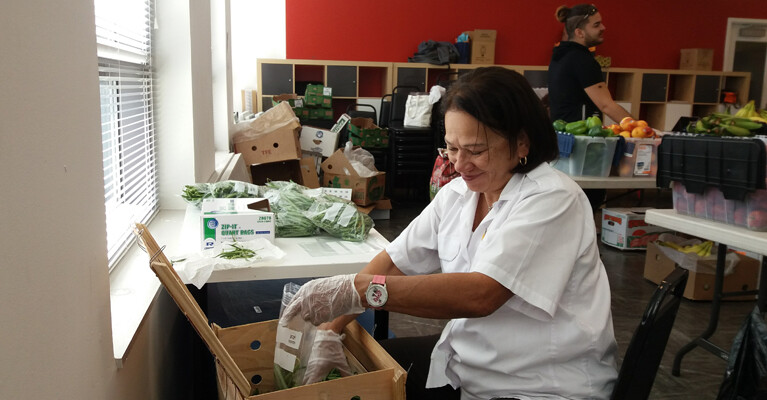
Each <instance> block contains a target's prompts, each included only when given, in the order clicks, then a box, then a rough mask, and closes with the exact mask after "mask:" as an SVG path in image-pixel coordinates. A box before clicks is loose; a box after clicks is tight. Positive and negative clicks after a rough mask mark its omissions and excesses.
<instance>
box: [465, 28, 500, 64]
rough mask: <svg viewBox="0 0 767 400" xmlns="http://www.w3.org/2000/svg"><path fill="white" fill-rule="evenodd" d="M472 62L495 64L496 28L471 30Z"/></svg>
mask: <svg viewBox="0 0 767 400" xmlns="http://www.w3.org/2000/svg"><path fill="white" fill-rule="evenodd" d="M470 36H471V63H472V64H495V37H496V31H495V30H494V29H475V30H474V32H471V34H470Z"/></svg>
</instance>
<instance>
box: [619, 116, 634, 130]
mask: <svg viewBox="0 0 767 400" xmlns="http://www.w3.org/2000/svg"><path fill="white" fill-rule="evenodd" d="M620 126H621V128H622V129H623V130H624V131H629V132H631V131H632V130H633V129H634V128H636V121H634V119H633V118H631V117H625V118H623V119H622V120H621V123H620Z"/></svg>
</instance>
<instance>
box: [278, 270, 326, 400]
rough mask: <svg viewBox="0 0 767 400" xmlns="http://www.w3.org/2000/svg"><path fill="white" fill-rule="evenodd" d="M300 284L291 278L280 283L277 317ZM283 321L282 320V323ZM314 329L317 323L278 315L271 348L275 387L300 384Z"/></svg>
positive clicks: (312, 340)
mask: <svg viewBox="0 0 767 400" xmlns="http://www.w3.org/2000/svg"><path fill="white" fill-rule="evenodd" d="M300 288H301V286H300V285H298V284H295V283H293V282H290V283H288V284H286V285H285V286H284V287H283V290H282V304H281V306H280V318H282V314H283V312H284V311H285V307H287V305H288V304H289V303H290V301H291V300H292V299H293V296H294V295H295V294H296V292H298V289H300ZM283 322H285V324H284V325H283ZM316 333H317V327H316V326H314V325H312V324H311V323H310V322H308V321H304V319H303V318H301V316H299V315H296V316H295V317H293V318H291V319H290V320H289V321H282V320H281V319H280V324H278V325H277V344H276V347H275V349H274V384H275V387H276V388H277V389H288V388H292V387H296V386H300V385H301V383H302V382H303V378H304V372H306V364H307V362H308V360H309V355H310V354H311V352H312V345H313V344H314V336H315V334H316Z"/></svg>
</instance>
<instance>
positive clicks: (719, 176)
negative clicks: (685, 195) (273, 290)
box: [657, 135, 767, 200]
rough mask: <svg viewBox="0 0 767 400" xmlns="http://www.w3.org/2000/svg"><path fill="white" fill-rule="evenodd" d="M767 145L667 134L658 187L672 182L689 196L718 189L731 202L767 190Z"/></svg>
mask: <svg viewBox="0 0 767 400" xmlns="http://www.w3.org/2000/svg"><path fill="white" fill-rule="evenodd" d="M765 153H767V151H765V142H764V141H762V140H761V139H757V138H736V137H713V136H703V135H665V136H663V140H662V141H661V144H660V146H659V147H658V176H657V184H658V187H669V185H670V184H671V181H677V182H681V183H683V184H684V187H685V189H686V190H687V192H689V193H696V194H703V191H704V190H705V189H706V187H710V186H713V187H717V188H719V190H721V191H722V193H723V194H724V197H725V198H726V199H728V200H743V199H744V198H745V196H746V194H747V193H750V192H753V191H755V190H759V189H766V188H765V158H767V155H766V154H765Z"/></svg>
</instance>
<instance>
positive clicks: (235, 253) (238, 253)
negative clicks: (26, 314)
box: [216, 243, 256, 260]
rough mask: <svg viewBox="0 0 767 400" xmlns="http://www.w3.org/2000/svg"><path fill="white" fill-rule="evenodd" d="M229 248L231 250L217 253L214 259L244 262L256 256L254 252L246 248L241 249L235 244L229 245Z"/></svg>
mask: <svg viewBox="0 0 767 400" xmlns="http://www.w3.org/2000/svg"><path fill="white" fill-rule="evenodd" d="M229 246H231V247H232V250H228V251H221V253H219V254H218V255H217V256H216V257H218V258H225V259H227V260H234V259H236V258H244V259H246V260H250V259H251V258H253V257H255V256H256V252H255V251H253V250H251V249H249V248H247V247H242V246H240V245H238V244H237V243H229Z"/></svg>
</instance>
